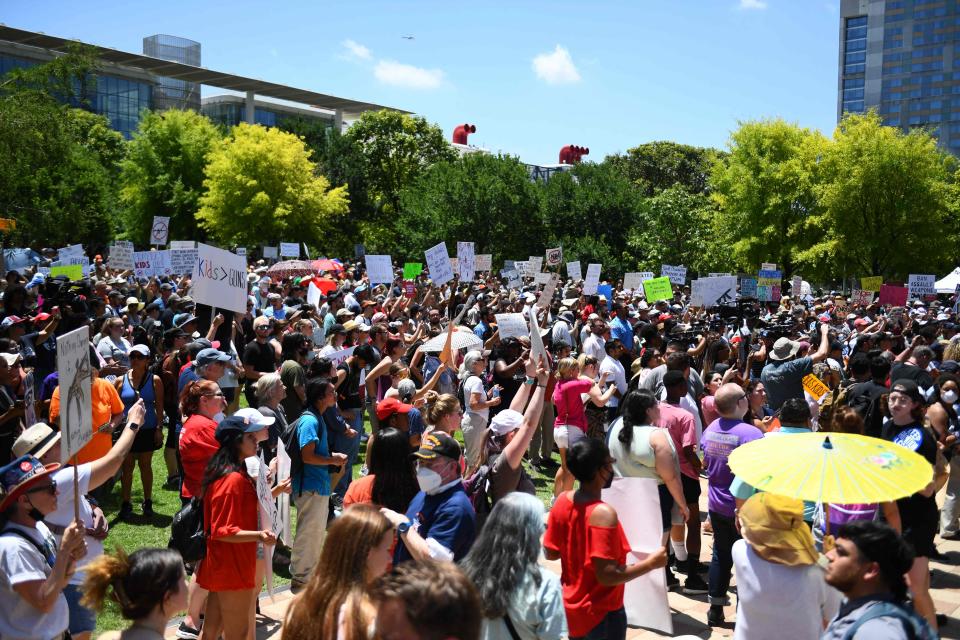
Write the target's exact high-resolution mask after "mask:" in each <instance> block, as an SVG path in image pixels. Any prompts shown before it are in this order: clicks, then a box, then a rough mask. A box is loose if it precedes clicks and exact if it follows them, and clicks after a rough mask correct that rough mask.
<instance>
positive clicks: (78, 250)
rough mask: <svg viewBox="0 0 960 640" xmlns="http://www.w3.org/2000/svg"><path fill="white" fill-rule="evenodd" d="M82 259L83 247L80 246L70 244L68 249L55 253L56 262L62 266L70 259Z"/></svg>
mask: <svg viewBox="0 0 960 640" xmlns="http://www.w3.org/2000/svg"><path fill="white" fill-rule="evenodd" d="M82 257H83V245H82V244H72V245H70V246H69V247H64V248H62V249H60V250H59V251H58V252H57V260H59V261H60V262H61V263H63V264H69V263H68V262H67V260H69V259H70V258H82Z"/></svg>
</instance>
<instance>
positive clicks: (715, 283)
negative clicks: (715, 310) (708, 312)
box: [690, 276, 737, 307]
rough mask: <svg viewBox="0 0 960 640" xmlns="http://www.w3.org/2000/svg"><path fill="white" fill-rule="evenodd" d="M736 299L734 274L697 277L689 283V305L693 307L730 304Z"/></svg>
mask: <svg viewBox="0 0 960 640" xmlns="http://www.w3.org/2000/svg"><path fill="white" fill-rule="evenodd" d="M736 299H737V278H736V277H735V276H716V277H713V278H698V279H696V280H694V281H693V282H691V283H690V305H691V306H694V307H715V306H723V305H732V304H734V303H735V302H736Z"/></svg>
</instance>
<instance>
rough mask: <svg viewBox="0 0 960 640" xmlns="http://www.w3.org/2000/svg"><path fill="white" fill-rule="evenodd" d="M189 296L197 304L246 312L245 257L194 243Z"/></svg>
mask: <svg viewBox="0 0 960 640" xmlns="http://www.w3.org/2000/svg"><path fill="white" fill-rule="evenodd" d="M193 299H194V301H195V302H197V303H199V304H208V305H210V306H211V307H219V308H220V309H227V310H228V311H236V312H237V313H246V311H247V259H246V258H244V257H243V256H238V255H236V254H235V253H230V252H229V251H224V250H223V249H218V248H216V247H211V246H210V245H208V244H202V243H200V244H198V245H197V264H196V265H195V266H194V269H193Z"/></svg>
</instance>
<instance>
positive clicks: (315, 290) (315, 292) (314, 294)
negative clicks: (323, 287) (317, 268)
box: [307, 280, 323, 309]
mask: <svg viewBox="0 0 960 640" xmlns="http://www.w3.org/2000/svg"><path fill="white" fill-rule="evenodd" d="M322 293H323V292H322V291H320V287H318V286H317V285H315V284H313V280H311V281H310V284H308V285H307V304H312V305H313V306H314V308H316V309H319V308H320V296H321V295H322Z"/></svg>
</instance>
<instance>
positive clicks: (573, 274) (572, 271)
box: [567, 260, 583, 282]
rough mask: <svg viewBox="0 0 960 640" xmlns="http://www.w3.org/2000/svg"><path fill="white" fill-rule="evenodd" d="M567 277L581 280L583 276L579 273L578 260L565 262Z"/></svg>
mask: <svg viewBox="0 0 960 640" xmlns="http://www.w3.org/2000/svg"><path fill="white" fill-rule="evenodd" d="M567 277H568V278H570V279H571V280H573V281H574V282H576V281H577V280H581V279H582V278H583V276H582V275H581V273H580V261H579V260H577V261H576V262H568V263H567Z"/></svg>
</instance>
